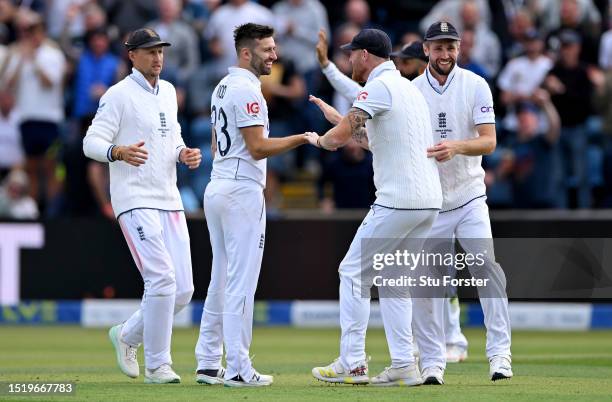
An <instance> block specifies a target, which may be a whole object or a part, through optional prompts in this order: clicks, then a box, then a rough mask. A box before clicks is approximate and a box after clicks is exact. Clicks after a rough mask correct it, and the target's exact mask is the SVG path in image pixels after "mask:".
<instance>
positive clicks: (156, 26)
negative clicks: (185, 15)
mask: <svg viewBox="0 0 612 402" xmlns="http://www.w3.org/2000/svg"><path fill="white" fill-rule="evenodd" d="M158 7H159V19H158V20H155V21H152V22H150V23H149V24H148V27H149V28H152V29H153V30H154V31H155V32H157V33H159V36H160V37H161V38H162V40H165V41H167V42H170V43H172V46H170V47H168V49H166V51H165V52H164V69H165V70H166V71H167V70H173V71H174V72H175V74H176V79H177V83H179V84H180V85H181V86H185V85H186V83H187V81H188V80H189V78H190V77H191V74H193V72H194V71H195V70H196V68H197V67H198V64H199V63H200V54H199V49H198V38H197V36H196V34H195V32H194V31H193V29H192V28H191V26H190V25H189V24H188V23H186V22H184V21H182V20H181V19H180V18H181V12H182V8H183V5H182V2H181V0H158Z"/></svg>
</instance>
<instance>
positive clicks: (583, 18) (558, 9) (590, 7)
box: [532, 0, 601, 35]
mask: <svg viewBox="0 0 612 402" xmlns="http://www.w3.org/2000/svg"><path fill="white" fill-rule="evenodd" d="M571 3H572V4H568V3H567V2H565V0H536V1H532V9H533V10H534V11H535V13H536V15H537V17H538V20H539V21H540V25H541V26H540V28H541V29H542V30H543V31H545V32H551V31H554V30H557V29H559V28H560V27H562V26H563V24H564V21H563V20H564V18H566V17H567V15H566V13H567V12H568V8H567V7H568V6H569V7H570V8H571V10H569V12H570V13H571V14H575V15H576V17H575V18H576V19H577V20H578V21H579V23H580V24H581V25H582V26H584V27H585V28H586V29H587V30H588V31H589V32H590V33H591V34H593V35H597V34H598V33H599V26H600V24H601V14H600V12H599V10H598V9H597V7H596V6H595V3H594V2H593V0H571ZM573 18H574V17H572V19H573Z"/></svg>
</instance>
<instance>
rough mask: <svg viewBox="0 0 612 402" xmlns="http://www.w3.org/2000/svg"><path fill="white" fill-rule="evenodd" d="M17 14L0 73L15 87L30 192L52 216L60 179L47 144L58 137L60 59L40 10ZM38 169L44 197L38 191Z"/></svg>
mask: <svg viewBox="0 0 612 402" xmlns="http://www.w3.org/2000/svg"><path fill="white" fill-rule="evenodd" d="M17 19H18V20H17V24H16V25H17V27H18V29H19V41H18V42H17V43H16V44H15V45H14V46H12V47H11V50H10V51H9V55H8V56H7V61H6V68H5V69H3V72H2V73H3V74H2V75H3V77H2V78H3V81H4V82H5V83H6V84H7V85H8V88H11V89H14V90H15V91H16V106H15V109H16V111H17V113H18V115H19V118H20V132H21V140H22V143H23V148H24V151H25V154H26V164H25V168H26V171H27V173H28V177H29V182H30V184H31V188H30V195H31V196H32V198H34V199H35V200H37V201H38V202H40V203H42V205H44V207H45V209H46V214H47V215H54V214H56V213H57V212H58V209H57V208H58V207H59V204H58V202H59V201H60V200H59V195H60V190H61V183H60V181H59V180H58V178H57V177H56V171H55V170H56V165H57V163H56V162H57V156H56V150H51V147H52V145H54V144H55V143H56V141H57V140H58V139H59V129H60V128H59V125H60V123H61V122H62V121H63V119H64V98H63V96H64V93H63V92H64V91H63V78H64V72H65V65H66V61H65V58H64V55H63V54H62V52H61V51H60V50H59V49H58V46H57V45H56V44H55V43H53V42H51V41H50V40H48V39H47V37H46V32H45V26H44V23H43V20H42V18H41V17H40V15H38V14H35V13H32V12H31V11H29V10H25V9H24V10H22V11H20V13H19V14H18V16H17ZM41 172H42V177H43V181H44V182H45V185H44V189H45V190H46V194H45V195H44V196H41V195H40V194H39V193H40V187H41V183H40V180H39V175H40V174H41Z"/></svg>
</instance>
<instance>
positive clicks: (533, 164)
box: [510, 89, 563, 208]
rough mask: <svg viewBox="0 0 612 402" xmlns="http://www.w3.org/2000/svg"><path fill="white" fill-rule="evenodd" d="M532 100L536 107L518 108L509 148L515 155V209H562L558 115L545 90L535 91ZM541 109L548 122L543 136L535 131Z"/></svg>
mask: <svg viewBox="0 0 612 402" xmlns="http://www.w3.org/2000/svg"><path fill="white" fill-rule="evenodd" d="M534 98H535V99H536V100H537V103H538V105H536V104H533V103H528V102H522V103H519V105H518V106H517V119H518V131H517V132H516V135H515V136H514V138H513V139H512V141H511V146H510V147H511V149H512V152H513V153H514V171H513V175H512V179H513V185H514V200H515V205H516V207H518V208H555V207H559V206H561V202H562V200H560V198H561V197H563V187H562V183H561V171H560V166H559V153H558V146H557V143H558V140H559V133H560V122H559V114H558V113H557V111H556V110H555V107H554V105H553V104H552V103H551V101H550V96H549V94H548V93H547V92H546V91H545V90H542V89H540V90H537V91H536V93H535V94H534ZM538 106H539V107H538ZM540 109H541V110H542V111H543V112H544V114H545V116H546V119H547V121H548V130H547V131H546V132H545V133H542V132H539V130H538V126H539V124H538V115H539V113H540Z"/></svg>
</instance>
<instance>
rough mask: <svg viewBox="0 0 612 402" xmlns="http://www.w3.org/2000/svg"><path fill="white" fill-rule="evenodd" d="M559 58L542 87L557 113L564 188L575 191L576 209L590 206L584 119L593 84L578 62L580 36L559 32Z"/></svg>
mask: <svg viewBox="0 0 612 402" xmlns="http://www.w3.org/2000/svg"><path fill="white" fill-rule="evenodd" d="M558 38H559V41H560V45H561V48H560V52H559V59H558V61H557V63H556V64H555V65H554V67H553V68H552V69H551V70H550V71H549V72H548V75H547V77H546V79H545V80H544V87H545V88H546V89H547V90H548V91H549V92H550V94H551V95H552V102H553V104H554V105H555V108H556V109H557V111H558V112H559V114H560V116H561V144H562V147H563V148H562V149H563V161H564V165H565V166H564V171H565V176H566V180H567V183H566V185H567V187H568V188H573V189H576V190H577V200H578V202H577V204H578V207H579V208H589V207H590V206H591V185H590V181H589V175H588V168H587V166H588V161H587V147H588V132H587V124H586V123H587V120H588V119H589V117H590V116H591V115H592V114H593V109H592V103H591V102H592V98H593V83H592V82H591V78H590V76H589V70H588V68H587V65H586V64H584V63H583V62H581V61H580V51H581V37H580V35H579V34H578V33H577V32H575V31H571V30H564V31H561V32H559V34H558Z"/></svg>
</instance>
